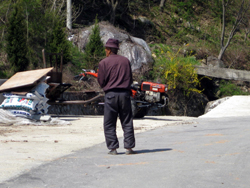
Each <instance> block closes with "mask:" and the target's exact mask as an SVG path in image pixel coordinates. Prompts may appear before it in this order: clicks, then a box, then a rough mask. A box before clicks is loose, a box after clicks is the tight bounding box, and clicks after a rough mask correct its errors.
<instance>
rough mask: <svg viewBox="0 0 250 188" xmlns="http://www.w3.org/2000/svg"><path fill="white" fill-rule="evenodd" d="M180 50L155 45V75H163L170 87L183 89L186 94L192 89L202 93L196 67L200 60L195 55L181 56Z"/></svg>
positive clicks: (162, 77)
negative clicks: (199, 88) (175, 51)
mask: <svg viewBox="0 0 250 188" xmlns="http://www.w3.org/2000/svg"><path fill="white" fill-rule="evenodd" d="M180 50H181V49H179V50H178V51H177V53H174V52H173V51H172V50H171V49H170V48H169V47H168V46H166V45H163V44H160V45H156V46H154V47H153V54H152V56H153V57H154V59H155V66H154V75H155V76H156V77H161V79H162V82H164V83H167V84H168V88H169V89H177V88H178V89H182V90H183V91H184V93H185V94H186V95H189V93H190V92H191V91H194V92H198V93H201V91H200V90H198V89H197V88H196V87H197V86H199V84H200V80H199V79H198V75H197V73H196V69H195V67H194V65H196V64H198V63H199V62H198V61H197V60H196V59H195V57H193V56H189V57H181V56H180V55H179V52H180Z"/></svg>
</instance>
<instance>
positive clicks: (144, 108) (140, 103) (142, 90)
mask: <svg viewBox="0 0 250 188" xmlns="http://www.w3.org/2000/svg"><path fill="white" fill-rule="evenodd" d="M83 71H84V72H83V73H81V74H79V75H76V76H75V79H77V80H83V81H84V80H87V79H88V75H91V76H94V77H96V78H97V76H98V73H96V71H94V70H85V69H83ZM167 91H168V88H167V85H165V84H158V83H153V82H144V81H142V82H141V83H140V84H139V83H138V82H133V84H132V85H131V92H132V94H131V104H132V111H133V116H134V117H135V118H142V117H144V116H145V115H146V114H147V112H148V109H149V107H150V106H153V105H156V106H157V107H165V106H166V105H167V103H168V97H167V94H166V93H167Z"/></svg>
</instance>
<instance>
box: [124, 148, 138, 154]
mask: <svg viewBox="0 0 250 188" xmlns="http://www.w3.org/2000/svg"><path fill="white" fill-rule="evenodd" d="M125 154H126V155H133V154H136V152H135V151H134V150H132V149H128V150H127V151H126V152H125Z"/></svg>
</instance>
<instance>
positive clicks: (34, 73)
mask: <svg viewBox="0 0 250 188" xmlns="http://www.w3.org/2000/svg"><path fill="white" fill-rule="evenodd" d="M52 69H53V67H50V68H46V69H37V70H31V71H23V72H18V73H16V74H15V75H13V76H12V77H11V78H10V79H8V80H7V81H6V82H4V84H3V85H1V86H0V92H3V91H6V90H11V89H17V88H20V87H29V86H33V85H36V84H37V82H39V80H40V79H41V78H42V77H43V76H46V75H47V74H48V73H49V72H50V71H51V70H52Z"/></svg>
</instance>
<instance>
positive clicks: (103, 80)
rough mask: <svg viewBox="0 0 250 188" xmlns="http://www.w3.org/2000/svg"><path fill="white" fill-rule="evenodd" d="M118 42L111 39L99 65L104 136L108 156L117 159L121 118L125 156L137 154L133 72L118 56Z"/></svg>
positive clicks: (124, 59)
mask: <svg viewBox="0 0 250 188" xmlns="http://www.w3.org/2000/svg"><path fill="white" fill-rule="evenodd" d="M118 49H119V41H118V40H116V39H113V38H110V39H109V40H108V41H107V43H106V45H105V52H106V58H105V59H103V60H102V61H101V62H100V63H99V71H98V78H97V79H98V83H99V84H100V86H101V87H102V88H103V91H104V92H105V104H104V134H105V139H106V144H107V147H108V149H110V151H109V153H108V154H111V155H117V150H116V149H117V148H119V142H118V139H117V135H116V122H117V117H118V115H119V118H120V121H121V125H122V129H123V132H124V148H125V149H126V154H127V155H129V154H135V152H134V151H133V150H132V148H134V147H135V136H134V127H133V117H132V110H131V102H130V93H131V90H130V85H131V83H132V71H131V66H130V61H129V60H128V59H127V58H126V57H123V56H120V55H117V52H118Z"/></svg>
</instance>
